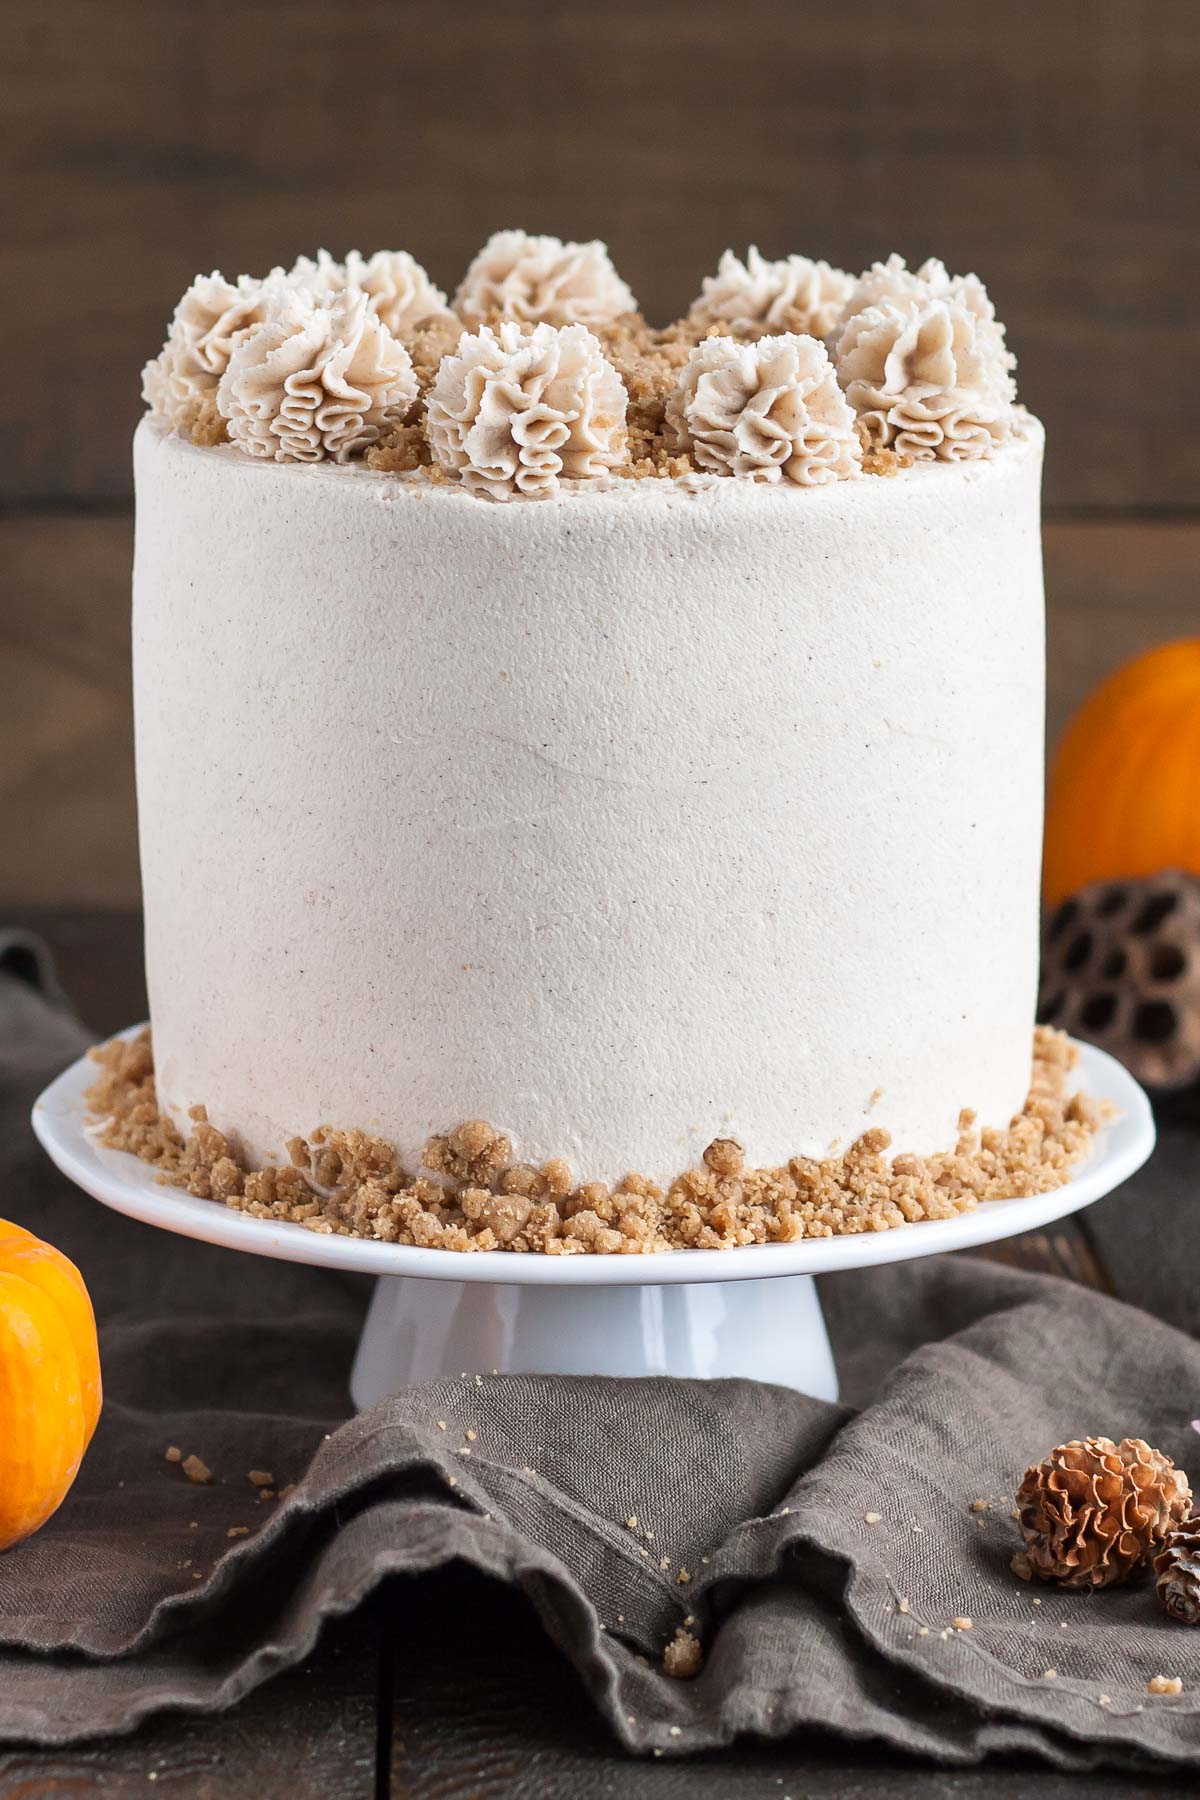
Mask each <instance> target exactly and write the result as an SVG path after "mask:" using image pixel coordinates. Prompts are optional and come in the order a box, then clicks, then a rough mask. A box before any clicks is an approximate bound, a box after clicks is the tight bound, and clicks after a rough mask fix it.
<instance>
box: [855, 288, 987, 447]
mask: <svg viewBox="0 0 1200 1800" xmlns="http://www.w3.org/2000/svg"><path fill="white" fill-rule="evenodd" d="M834 359H835V361H836V364H837V372H838V379H839V381H840V382H841V384H842V386H843V388H844V389H845V392H846V397H847V399H848V400H849V402H850V404H851V406H852V407H853V408H854V411H855V413H856V415H857V419H858V429H859V434H860V436H861V437H862V439H863V441H864V443H867V444H870V445H873V446H878V447H881V448H884V449H894V450H897V451H899V452H901V453H902V454H906V455H909V456H913V457H919V458H933V457H936V458H940V459H942V460H944V461H949V462H954V461H959V460H961V459H964V458H971V457H977V456H987V455H990V453H991V452H992V450H993V449H994V448H995V447H996V446H997V445H998V444H1001V443H1004V442H1005V441H1006V440H1007V439H1008V438H1009V437H1011V435H1012V431H1013V423H1014V417H1015V415H1014V409H1013V402H1014V400H1015V398H1016V385H1015V383H1014V381H1013V378H1012V370H1013V368H1014V367H1015V362H1016V359H1015V357H1014V356H1013V355H1012V353H1011V351H1010V350H1009V349H1008V348H1007V346H1006V344H1005V341H1004V327H1003V326H1002V325H1001V324H1000V322H999V320H998V319H997V318H996V313H995V308H994V307H993V306H992V303H991V300H990V299H989V297H988V293H987V289H986V288H985V287H984V285H983V283H982V282H981V281H980V280H979V279H978V278H977V277H976V276H974V275H965V276H963V275H949V274H948V273H947V271H946V269H945V266H944V265H943V264H942V263H940V262H938V261H936V260H935V259H931V260H930V261H929V262H926V263H924V264H923V265H922V267H921V268H920V269H918V270H915V271H913V270H910V269H908V268H906V267H905V265H904V263H903V261H902V260H901V258H900V257H898V256H892V257H889V258H888V261H887V262H886V263H876V264H875V265H874V266H873V267H872V268H871V269H869V270H867V272H866V274H865V275H863V276H862V277H861V279H860V280H859V282H858V284H857V286H856V288H855V291H854V293H853V294H852V295H851V298H850V301H849V302H848V304H847V307H846V311H845V313H844V314H843V318H842V323H841V327H840V329H839V331H838V333H837V337H836V339H835V342H834Z"/></svg>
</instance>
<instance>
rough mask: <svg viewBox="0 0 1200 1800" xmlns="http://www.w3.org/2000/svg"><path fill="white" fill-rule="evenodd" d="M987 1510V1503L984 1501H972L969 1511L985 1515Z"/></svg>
mask: <svg viewBox="0 0 1200 1800" xmlns="http://www.w3.org/2000/svg"><path fill="white" fill-rule="evenodd" d="M987 1509H988V1503H987V1501H986V1500H972V1502H971V1511H972V1512H973V1513H985V1512H986V1511H987Z"/></svg>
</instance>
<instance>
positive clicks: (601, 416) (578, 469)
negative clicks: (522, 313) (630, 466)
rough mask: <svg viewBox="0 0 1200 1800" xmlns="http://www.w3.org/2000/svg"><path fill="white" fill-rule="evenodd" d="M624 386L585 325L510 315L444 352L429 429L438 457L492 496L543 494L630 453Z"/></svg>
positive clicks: (600, 471) (598, 472)
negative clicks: (526, 322)
mask: <svg viewBox="0 0 1200 1800" xmlns="http://www.w3.org/2000/svg"><path fill="white" fill-rule="evenodd" d="M625 407H626V393H625V388H624V385H623V383H622V381H621V378H620V376H619V375H618V374H617V371H616V370H615V369H614V368H613V366H612V364H611V363H610V362H608V361H606V359H605V357H604V353H603V351H602V350H601V348H600V345H599V343H598V342H597V341H596V339H595V338H594V337H593V336H592V334H591V332H590V331H588V330H586V329H585V328H584V327H583V326H582V325H566V326H562V327H556V326H553V325H548V324H544V323H542V324H537V325H534V326H533V327H531V328H530V327H524V326H521V325H519V324H517V323H515V322H514V321H508V322H506V323H504V324H502V325H500V326H498V327H497V329H496V330H494V331H493V330H491V329H489V328H487V327H486V326H485V327H484V328H483V329H482V330H481V331H479V332H478V333H476V334H474V335H467V336H464V337H463V338H462V339H461V340H460V342H459V346H458V350H457V352H456V354H454V355H452V356H447V357H445V358H443V361H442V364H441V367H440V369H439V370H438V374H437V378H436V380H435V381H434V384H433V386H432V388H431V389H430V391H429V395H428V399H427V410H426V421H425V431H426V436H427V437H428V439H429V444H430V448H431V449H432V451H433V455H434V457H435V459H436V460H437V462H438V463H440V464H441V466H442V467H443V468H445V469H449V470H452V471H454V472H455V473H457V474H458V475H460V476H461V478H462V482H463V485H464V487H466V488H468V489H470V491H471V492H472V493H475V494H480V495H482V496H484V497H485V498H487V499H489V500H511V499H513V498H515V497H516V496H518V495H524V496H527V497H531V498H535V499H541V498H545V497H546V496H548V495H550V494H553V493H554V491H555V489H556V488H557V486H558V484H559V481H560V480H562V479H568V480H572V481H585V480H593V479H595V478H597V477H600V476H604V475H607V474H608V473H609V472H610V471H611V470H612V469H614V468H615V467H616V466H617V465H618V464H619V463H620V462H621V461H622V459H623V457H624V455H625Z"/></svg>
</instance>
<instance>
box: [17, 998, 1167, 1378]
mask: <svg viewBox="0 0 1200 1800" xmlns="http://www.w3.org/2000/svg"><path fill="white" fill-rule="evenodd" d="M137 1029H140V1027H134V1028H133V1030H137ZM126 1035H130V1036H131V1035H133V1031H131V1032H130V1033H128V1034H126ZM1079 1053H1080V1060H1079V1066H1078V1076H1079V1081H1080V1085H1081V1086H1082V1087H1084V1088H1086V1090H1087V1091H1088V1093H1090V1094H1091V1095H1093V1096H1094V1097H1095V1098H1097V1099H1101V1100H1109V1101H1111V1102H1113V1104H1114V1105H1115V1106H1116V1107H1117V1108H1118V1109H1119V1117H1117V1118H1116V1119H1115V1120H1114V1121H1113V1123H1112V1124H1111V1125H1109V1126H1108V1127H1106V1129H1105V1130H1103V1131H1101V1132H1099V1133H1098V1134H1097V1136H1096V1138H1095V1140H1094V1142H1093V1144H1092V1147H1091V1149H1090V1151H1089V1154H1088V1156H1087V1158H1086V1160H1085V1161H1083V1162H1082V1163H1080V1164H1079V1165H1078V1166H1077V1168H1076V1170H1075V1172H1074V1174H1073V1175H1072V1177H1071V1180H1070V1181H1069V1182H1067V1184H1066V1185H1065V1186H1064V1187H1061V1188H1056V1189H1055V1190H1054V1192H1053V1193H1049V1194H1038V1195H1035V1196H1034V1197H1033V1198H1031V1199H1027V1200H993V1201H988V1202H987V1203H986V1204H984V1205H982V1206H979V1207H976V1209H975V1210H974V1211H973V1212H968V1213H963V1214H961V1215H960V1216H959V1217H957V1218H954V1219H938V1220H931V1221H928V1222H926V1223H924V1224H920V1225H904V1226H899V1227H897V1228H895V1229H894V1230H891V1231H872V1232H861V1233H858V1234H856V1235H855V1236H852V1237H832V1238H811V1239H804V1240H802V1241H801V1242H800V1243H795V1244H761V1245H759V1244H756V1245H750V1246H747V1247H746V1248H744V1249H741V1250H674V1251H662V1252H655V1253H654V1254H651V1255H646V1256H587V1255H585V1256H538V1255H520V1254H513V1253H512V1252H509V1251H500V1250H488V1251H475V1252H471V1253H469V1254H461V1253H459V1252H456V1251H452V1250H423V1249H418V1248H416V1247H415V1246H411V1245H403V1244H382V1243H376V1242H372V1241H370V1240H367V1239H363V1238H353V1237H335V1236H323V1235H321V1234H320V1233H316V1232H311V1231H307V1230H306V1229H305V1228H304V1226H302V1225H291V1224H275V1223H273V1222H272V1221H271V1220H268V1219H255V1218H251V1217H249V1216H247V1215H246V1214H245V1213H239V1212H233V1211H231V1210H230V1209H229V1208H227V1207H224V1206H221V1205H219V1204H217V1203H215V1202H214V1201H211V1200H196V1199H193V1198H192V1197H191V1196H189V1195H187V1194H182V1193H180V1192H178V1190H176V1189H174V1188H169V1187H165V1186H163V1185H161V1184H160V1183H159V1182H158V1181H157V1179H156V1177H155V1174H154V1171H153V1169H152V1168H151V1167H150V1166H149V1165H148V1164H146V1163H142V1162H139V1161H138V1160H137V1158H136V1157H134V1156H130V1155H128V1154H126V1153H125V1152H123V1151H117V1150H106V1149H104V1148H103V1147H102V1146H101V1145H99V1144H98V1143H97V1142H96V1137H95V1133H94V1131H93V1130H92V1129H91V1128H90V1127H89V1126H88V1123H87V1113H86V1105H85V1101H84V1093H85V1091H86V1089H87V1088H88V1087H89V1086H90V1085H91V1083H92V1081H93V1080H94V1079H95V1075H96V1067H95V1064H94V1063H92V1062H91V1061H90V1059H89V1058H87V1057H83V1058H81V1059H80V1060H79V1061H78V1062H76V1063H73V1064H72V1065H71V1067H70V1068H69V1069H67V1070H65V1071H64V1073H63V1074H61V1075H60V1076H59V1077H58V1079H57V1081H53V1082H51V1084H50V1086H49V1087H48V1088H47V1089H46V1090H45V1092H44V1093H43V1094H42V1095H41V1097H40V1098H39V1099H38V1101H37V1102H36V1104H35V1106H34V1109H33V1128H34V1131H35V1132H36V1133H37V1136H38V1138H39V1140H40V1141H41V1143H42V1145H43V1147H44V1148H45V1150H46V1151H47V1152H48V1154H49V1155H50V1157H51V1158H52V1160H53V1161H54V1162H55V1163H56V1164H57V1165H58V1167H59V1168H60V1169H61V1170H62V1172H63V1174H64V1175H67V1176H69V1177H70V1179H71V1180H72V1181H74V1182H76V1183H77V1184H78V1185H79V1186H80V1187H81V1188H83V1189H84V1190H85V1191H86V1192H87V1193H89V1194H91V1195H93V1196H94V1197H95V1198H96V1199H97V1200H100V1201H102V1202H103V1204H104V1205H105V1206H111V1207H112V1208H113V1209H114V1210H115V1211H116V1212H120V1213H125V1214H126V1215H127V1216H128V1217H129V1218H132V1219H140V1220H141V1221H142V1222H143V1223H144V1224H147V1225H155V1226H159V1227H161V1228H162V1229H163V1230H166V1231H174V1232H179V1233H180V1234H181V1235H182V1236H184V1237H191V1238H199V1239H200V1240H201V1241H202V1242H204V1243H207V1244H220V1245H223V1246H224V1247H225V1248H226V1249H230V1250H244V1251H249V1252H251V1253H252V1254H254V1255H256V1256H272V1257H279V1258H282V1259H283V1260H285V1261H289V1262H300V1263H312V1264H315V1265H318V1266H320V1267H322V1268H332V1269H344V1270H356V1271H360V1272H362V1273H363V1274H368V1275H375V1276H377V1277H378V1278H379V1279H378V1281H377V1283H376V1287H375V1295H374V1299H373V1300H372V1302H371V1307H370V1311H369V1313H368V1315H367V1321H366V1324H365V1326H364V1328H363V1335H362V1339H361V1342H360V1343H359V1347H358V1355H357V1358H356V1360H355V1365H354V1373H353V1376H352V1379H351V1391H352V1394H353V1397H354V1401H355V1403H356V1405H358V1406H369V1405H370V1404H371V1403H372V1402H373V1401H375V1400H378V1399H381V1398H382V1397H383V1396H384V1395H385V1394H388V1393H391V1392H393V1391H394V1390H395V1389H396V1388H398V1387H400V1386H402V1385H403V1384H404V1383H406V1382H410V1381H423V1380H427V1379H430V1378H432V1377H435V1376H439V1375H447V1374H453V1375H459V1374H461V1373H462V1372H463V1371H464V1370H467V1371H470V1372H472V1373H479V1372H488V1371H491V1370H497V1371H501V1372H504V1373H523V1374H533V1373H546V1374H569V1375H686V1376H701V1377H712V1376H730V1375H742V1376H749V1377H753V1378H755V1379H757V1380H760V1381H774V1382H779V1383H781V1384H783V1385H784V1386H787V1387H794V1388H798V1389H799V1390H800V1391H801V1392H802V1393H807V1394H815V1395H817V1396H818V1397H819V1398H821V1399H825V1400H833V1399H836V1398H837V1377H836V1375H835V1373H834V1367H833V1358H832V1355H831V1353H830V1348H829V1338H828V1335H827V1333H826V1330H825V1322H824V1319H823V1317H822V1315H821V1307H820V1302H819V1300H818V1298H817V1291H816V1287H815V1285H814V1282H813V1276H814V1275H822V1274H830V1273H832V1272H835V1271H836V1270H838V1269H862V1268H867V1267H869V1266H870V1265H872V1264H875V1263H887V1262H906V1261H908V1260H909V1259H910V1258H912V1257H917V1256H935V1255H939V1254H940V1253H941V1252H942V1251H945V1250H965V1249H970V1248H972V1247H973V1246H975V1245H979V1244H988V1243H992V1242H994V1241H995V1240H997V1239H999V1238H1006V1237H1014V1236H1015V1235H1016V1234H1017V1233H1019V1232H1022V1231H1033V1230H1037V1229H1039V1228H1040V1227H1042V1226H1045V1225H1049V1224H1052V1223H1053V1222H1054V1221H1055V1220H1056V1219H1061V1218H1065V1217H1066V1215H1067V1214H1068V1213H1073V1212H1077V1211H1078V1210H1079V1209H1080V1207H1083V1206H1087V1205H1089V1204H1090V1203H1091V1202H1092V1201H1093V1200H1098V1199H1099V1198H1100V1197H1101V1195H1103V1194H1107V1193H1110V1192H1111V1190H1112V1189H1113V1188H1115V1187H1117V1186H1119V1185H1120V1183H1121V1182H1123V1181H1125V1180H1126V1179H1127V1178H1128V1177H1129V1176H1130V1175H1132V1174H1133V1172H1134V1171H1135V1170H1136V1169H1138V1168H1140V1167H1141V1165H1142V1164H1143V1163H1144V1162H1145V1160H1146V1158H1147V1157H1148V1156H1149V1154H1150V1152H1151V1150H1152V1149H1153V1148H1154V1119H1153V1116H1152V1114H1151V1111H1150V1104H1149V1102H1148V1100H1147V1099H1146V1096H1145V1094H1144V1093H1143V1092H1142V1090H1141V1088H1140V1087H1139V1086H1138V1084H1137V1082H1136V1081H1134V1079H1133V1077H1132V1076H1131V1075H1130V1074H1128V1072H1127V1071H1126V1070H1125V1069H1124V1068H1123V1067H1122V1066H1121V1064H1120V1063H1118V1062H1116V1061H1114V1059H1113V1058H1112V1057H1111V1056H1108V1055H1106V1054H1105V1052H1104V1051H1102V1050H1097V1049H1095V1048H1094V1047H1092V1046H1091V1045H1089V1044H1081V1045H1080V1046H1079Z"/></svg>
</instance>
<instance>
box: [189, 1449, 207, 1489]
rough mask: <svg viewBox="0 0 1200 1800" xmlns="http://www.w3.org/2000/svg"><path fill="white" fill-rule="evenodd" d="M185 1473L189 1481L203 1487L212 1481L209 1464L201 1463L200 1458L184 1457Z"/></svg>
mask: <svg viewBox="0 0 1200 1800" xmlns="http://www.w3.org/2000/svg"><path fill="white" fill-rule="evenodd" d="M183 1472H184V1474H185V1475H186V1476H187V1478H188V1480H189V1481H195V1482H197V1483H198V1484H199V1485H201V1486H203V1484H204V1483H205V1482H206V1481H211V1480H212V1470H211V1469H210V1468H209V1466H208V1464H207V1463H205V1462H201V1460H200V1458H199V1457H198V1456H185V1457H184V1459H183Z"/></svg>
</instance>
